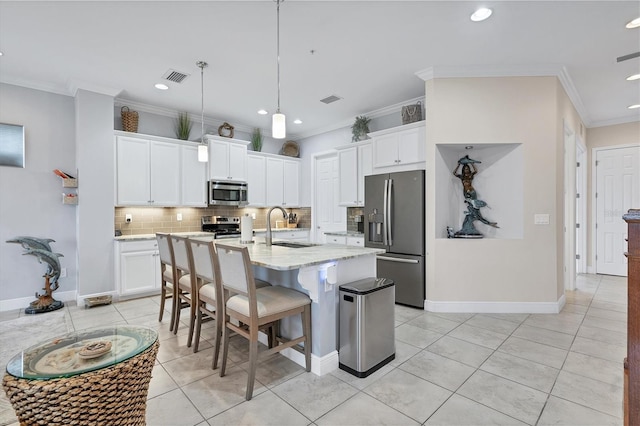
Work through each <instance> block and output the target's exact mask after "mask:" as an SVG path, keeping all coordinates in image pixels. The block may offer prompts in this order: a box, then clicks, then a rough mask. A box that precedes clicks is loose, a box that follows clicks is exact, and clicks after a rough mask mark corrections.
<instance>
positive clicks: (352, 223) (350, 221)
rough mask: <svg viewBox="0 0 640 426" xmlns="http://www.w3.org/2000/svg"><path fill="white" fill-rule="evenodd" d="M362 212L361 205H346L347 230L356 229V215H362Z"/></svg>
mask: <svg viewBox="0 0 640 426" xmlns="http://www.w3.org/2000/svg"><path fill="white" fill-rule="evenodd" d="M363 212H364V208H363V207H347V231H353V232H356V231H357V230H358V222H356V216H362V214H363Z"/></svg>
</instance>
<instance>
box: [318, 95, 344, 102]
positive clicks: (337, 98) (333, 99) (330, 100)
mask: <svg viewBox="0 0 640 426" xmlns="http://www.w3.org/2000/svg"><path fill="white" fill-rule="evenodd" d="M340 99H342V98H341V97H340V96H336V95H331V96H327V97H326V98H324V99H320V102H322V103H324V104H330V103H332V102H335V101H339V100H340Z"/></svg>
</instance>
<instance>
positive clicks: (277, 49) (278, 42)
mask: <svg viewBox="0 0 640 426" xmlns="http://www.w3.org/2000/svg"><path fill="white" fill-rule="evenodd" d="M280 1H281V0H276V5H277V7H276V55H277V62H278V110H277V112H278V113H279V112H280ZM282 1H284V0H282Z"/></svg>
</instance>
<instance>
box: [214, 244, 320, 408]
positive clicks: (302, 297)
mask: <svg viewBox="0 0 640 426" xmlns="http://www.w3.org/2000/svg"><path fill="white" fill-rule="evenodd" d="M215 248H216V255H215V256H214V257H213V260H214V271H215V275H216V280H217V282H218V289H220V290H221V292H223V293H224V303H223V309H224V327H223V331H222V340H223V342H224V344H223V346H222V365H221V367H220V376H224V375H225V369H226V364H227V355H228V352H229V333H230V332H232V331H234V332H236V333H238V334H239V335H240V336H242V337H244V338H245V339H247V340H249V377H248V379H247V391H246V394H245V399H246V400H247V401H248V400H250V399H251V397H252V396H253V385H254V382H255V376H256V367H257V363H258V329H259V328H264V327H271V329H272V330H273V329H276V330H277V329H278V327H277V323H278V321H279V320H280V319H282V318H286V317H289V316H293V315H298V314H300V315H301V317H302V336H300V337H296V338H293V339H285V338H283V337H281V336H276V339H275V342H274V345H273V347H271V348H270V349H268V350H266V351H264V352H263V353H262V354H261V356H268V355H271V354H273V353H275V352H280V351H282V350H283V349H286V348H293V349H295V350H297V351H299V352H301V353H304V356H305V366H306V370H307V371H311V299H309V297H308V296H307V295H306V294H304V293H301V292H299V291H296V290H292V289H289V288H284V287H279V286H269V287H263V288H259V289H258V288H256V285H255V280H254V276H253V269H252V266H251V260H250V258H249V251H248V250H247V248H246V247H234V246H229V245H225V244H216V245H215ZM232 320H236V321H238V322H239V323H240V325H236V324H234V323H233V322H232ZM299 343H303V344H304V349H303V350H302V349H300V347H299V346H298V344H299Z"/></svg>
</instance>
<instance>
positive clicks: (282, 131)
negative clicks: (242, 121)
mask: <svg viewBox="0 0 640 426" xmlns="http://www.w3.org/2000/svg"><path fill="white" fill-rule="evenodd" d="M282 1H284V0H276V43H277V51H276V53H277V63H278V109H276V113H275V114H273V117H272V119H271V136H272V137H273V138H274V139H284V138H285V137H286V134H287V124H286V120H285V116H284V114H283V113H281V112H280V3H281V2H282Z"/></svg>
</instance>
